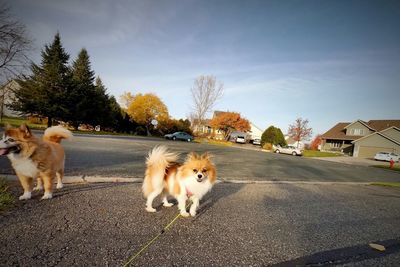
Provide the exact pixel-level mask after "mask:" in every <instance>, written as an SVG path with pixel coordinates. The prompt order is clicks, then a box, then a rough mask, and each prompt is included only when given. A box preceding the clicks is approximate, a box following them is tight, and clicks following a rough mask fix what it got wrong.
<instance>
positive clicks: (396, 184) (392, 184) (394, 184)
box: [371, 182, 400, 188]
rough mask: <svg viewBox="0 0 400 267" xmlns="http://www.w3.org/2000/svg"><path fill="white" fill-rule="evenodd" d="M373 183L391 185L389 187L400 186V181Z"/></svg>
mask: <svg viewBox="0 0 400 267" xmlns="http://www.w3.org/2000/svg"><path fill="white" fill-rule="evenodd" d="M371 185H378V186H389V187H397V188H400V182H393V183H389V182H388V183H385V182H377V183H371Z"/></svg>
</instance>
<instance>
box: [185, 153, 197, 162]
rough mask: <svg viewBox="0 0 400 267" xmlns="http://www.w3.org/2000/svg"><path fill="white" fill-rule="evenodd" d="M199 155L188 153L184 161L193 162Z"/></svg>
mask: <svg viewBox="0 0 400 267" xmlns="http://www.w3.org/2000/svg"><path fill="white" fill-rule="evenodd" d="M198 158H199V155H197V154H196V152H190V153H189V154H188V155H187V157H186V161H190V160H194V159H198Z"/></svg>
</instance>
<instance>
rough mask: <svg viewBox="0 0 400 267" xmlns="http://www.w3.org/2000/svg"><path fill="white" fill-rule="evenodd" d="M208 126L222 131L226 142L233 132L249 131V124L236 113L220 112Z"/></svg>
mask: <svg viewBox="0 0 400 267" xmlns="http://www.w3.org/2000/svg"><path fill="white" fill-rule="evenodd" d="M210 125H211V127H213V128H216V129H218V130H221V131H223V132H224V138H225V140H228V138H229V136H230V135H231V133H232V132H233V131H241V132H246V131H249V130H250V122H249V121H248V120H247V119H245V118H242V117H241V116H240V113H238V112H221V113H219V114H218V115H217V116H215V117H214V118H213V119H212V120H211V121H210Z"/></svg>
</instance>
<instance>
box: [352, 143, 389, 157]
mask: <svg viewBox="0 0 400 267" xmlns="http://www.w3.org/2000/svg"><path fill="white" fill-rule="evenodd" d="M393 150H394V149H393V148H384V147H375V146H374V147H371V146H360V148H359V150H358V157H359V158H373V157H374V156H375V154H376V153H378V152H382V151H385V152H394V151H393Z"/></svg>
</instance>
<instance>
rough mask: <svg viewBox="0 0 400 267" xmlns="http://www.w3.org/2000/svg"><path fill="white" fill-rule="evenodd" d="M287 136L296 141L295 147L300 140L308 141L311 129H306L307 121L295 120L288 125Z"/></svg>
mask: <svg viewBox="0 0 400 267" xmlns="http://www.w3.org/2000/svg"><path fill="white" fill-rule="evenodd" d="M288 135H289V136H290V137H292V138H293V139H294V140H295V141H297V146H299V142H300V141H302V140H308V139H309V138H310V137H311V135H312V128H309V127H308V120H307V119H302V118H297V119H296V121H295V122H294V123H293V124H291V125H289V130H288Z"/></svg>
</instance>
